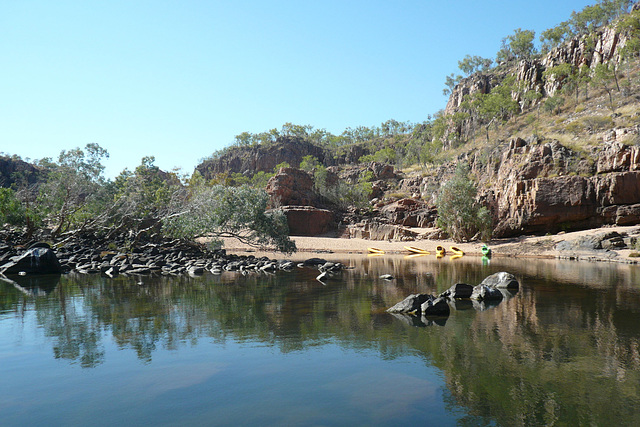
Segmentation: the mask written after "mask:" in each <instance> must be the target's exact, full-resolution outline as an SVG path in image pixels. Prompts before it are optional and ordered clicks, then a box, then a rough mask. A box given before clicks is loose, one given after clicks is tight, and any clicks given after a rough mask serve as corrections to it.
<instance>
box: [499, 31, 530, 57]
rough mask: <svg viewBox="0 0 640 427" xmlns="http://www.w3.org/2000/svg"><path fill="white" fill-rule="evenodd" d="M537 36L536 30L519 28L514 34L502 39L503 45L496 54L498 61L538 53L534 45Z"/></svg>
mask: <svg viewBox="0 0 640 427" xmlns="http://www.w3.org/2000/svg"><path fill="white" fill-rule="evenodd" d="M535 36H536V33H535V31H531V30H523V29H521V28H517V29H516V30H515V31H514V32H513V34H511V35H510V36H507V37H505V38H504V39H502V47H501V48H500V50H499V51H498V53H497V54H496V62H508V61H511V60H513V59H529V58H531V56H532V55H534V54H535V53H536V48H535V46H534V45H533V40H534V39H535Z"/></svg>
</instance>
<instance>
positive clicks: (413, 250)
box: [404, 246, 429, 255]
mask: <svg viewBox="0 0 640 427" xmlns="http://www.w3.org/2000/svg"><path fill="white" fill-rule="evenodd" d="M404 248H405V249H406V250H408V251H409V252H411V253H412V254H419V255H429V251H427V250H426V249H421V248H416V247H415V246H405V247H404Z"/></svg>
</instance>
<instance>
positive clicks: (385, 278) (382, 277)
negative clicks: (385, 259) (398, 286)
mask: <svg viewBox="0 0 640 427" xmlns="http://www.w3.org/2000/svg"><path fill="white" fill-rule="evenodd" d="M380 278H381V279H384V280H393V279H394V277H393V276H392V275H391V274H383V275H382V276H380Z"/></svg>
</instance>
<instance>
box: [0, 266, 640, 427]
mask: <svg viewBox="0 0 640 427" xmlns="http://www.w3.org/2000/svg"><path fill="white" fill-rule="evenodd" d="M458 261H462V262H458ZM475 261H479V260H477V259H476V260H475ZM501 262H502V265H500V263H501ZM407 263H408V264H407ZM505 265H506V266H507V267H508V268H506V269H507V270H510V271H514V272H520V273H519V274H520V276H519V277H520V279H521V280H522V282H523V283H524V284H525V287H524V289H523V290H522V291H521V292H520V293H518V295H517V297H515V298H512V299H510V300H508V301H505V302H502V303H501V304H499V305H498V306H497V307H496V308H493V309H490V310H487V311H484V312H475V311H473V310H465V311H456V312H454V313H453V314H452V316H451V317H450V319H449V321H448V322H447V324H446V326H445V327H426V328H413V327H410V326H408V325H407V324H405V323H403V322H402V321H399V320H397V319H395V318H393V317H392V316H390V315H388V314H387V313H385V312H384V310H385V309H386V308H387V307H389V306H391V305H392V304H394V303H395V302H397V301H399V300H401V299H403V298H404V297H405V296H406V295H408V294H410V293H415V292H430V293H437V292H440V291H442V290H444V289H446V288H447V287H449V286H450V285H451V284H453V283H455V282H459V281H466V282H467V283H471V284H476V283H478V282H480V280H481V279H482V278H484V277H485V276H487V275H489V274H491V273H493V272H494V271H498V270H500V269H505V267H504V266H505ZM573 266H574V267H573V269H572V265H569V264H561V263H544V262H520V263H517V262H512V261H511V260H504V261H499V260H493V261H492V265H491V266H490V267H481V266H480V263H479V262H476V263H474V260H473V259H472V258H471V259H470V260H468V261H465V260H464V259H462V260H456V261H454V262H453V263H452V262H447V261H445V262H439V261H436V260H435V258H433V257H431V258H429V259H418V261H404V260H403V259H402V258H394V257H388V258H387V259H380V258H371V259H366V261H365V262H363V263H361V264H358V266H357V269H356V270H348V271H345V272H343V273H341V274H340V275H339V276H338V277H336V278H335V280H331V281H328V282H327V284H326V285H323V284H321V283H319V282H317V281H316V280H315V276H316V275H317V272H316V271H314V270H311V269H296V270H294V271H292V272H290V273H282V274H277V275H255V274H254V275H248V276H243V275H241V274H239V273H238V274H231V273H226V274H225V275H223V276H222V277H213V276H204V277H202V278H189V277H179V278H153V279H152V278H143V279H142V281H143V282H144V284H139V281H140V279H139V278H135V279H134V278H124V277H120V278H117V279H113V280H112V279H109V280H107V279H102V278H100V277H97V276H82V279H81V281H76V280H75V278H74V277H73V276H65V277H63V280H62V282H61V283H60V285H59V286H58V287H57V288H56V289H55V290H54V291H53V292H52V293H51V294H50V295H48V296H47V297H43V298H39V299H35V300H34V299H29V298H27V297H25V296H24V295H22V294H16V293H15V292H14V293H13V294H12V293H11V292H9V290H7V289H5V288H0V289H2V290H3V293H2V296H3V298H1V300H2V302H0V307H3V310H14V311H18V310H19V309H20V306H21V305H22V306H25V305H28V304H32V305H33V306H34V307H35V309H36V310H37V316H38V321H39V323H40V324H41V325H42V326H43V328H44V329H45V331H46V334H47V336H50V337H52V338H53V340H54V355H55V357H57V358H65V359H69V360H73V361H78V362H79V363H80V364H81V365H82V366H85V367H91V366H96V365H97V364H99V363H102V361H104V359H105V352H104V349H103V346H102V343H101V340H102V339H103V336H104V335H106V333H105V332H103V331H109V333H110V334H111V335H112V336H113V339H114V341H115V342H116V343H117V344H118V345H119V346H120V347H121V348H131V349H133V350H134V351H136V353H137V354H138V357H139V358H140V359H141V360H144V361H150V360H151V358H152V356H153V353H154V350H155V349H156V348H159V347H163V348H167V349H176V348H179V347H180V346H183V345H185V344H188V343H196V342H197V341H198V340H199V339H201V338H207V339H209V338H213V339H214V340H216V341H224V340H226V339H228V338H232V339H234V340H237V341H259V342H263V343H267V344H269V345H273V346H276V347H278V348H279V349H280V350H281V351H283V352H289V351H296V350H300V349H304V348H306V347H308V346H310V345H318V344H323V343H326V342H334V343H338V344H339V345H341V346H343V347H345V348H353V349H360V348H367V349H375V350H376V351H378V352H379V353H380V354H381V356H382V357H383V358H386V359H393V358H395V357H398V356H401V355H406V354H412V355H414V356H418V357H422V358H423V359H424V360H425V363H429V364H432V365H434V366H436V367H438V368H439V369H441V370H442V372H443V373H444V376H445V379H446V383H447V391H445V400H446V401H447V402H449V405H450V406H451V408H452V409H451V410H452V411H454V408H455V407H456V405H459V406H462V407H464V408H467V414H466V415H465V416H464V417H462V415H461V417H462V418H461V422H468V423H470V424H482V423H485V421H486V420H493V421H494V422H497V423H499V424H507V425H512V424H527V425H530V424H535V425H537V424H553V423H557V424H571V423H574V422H575V423H579V424H590V423H594V424H606V423H607V420H608V419H609V418H610V417H612V416H615V417H616V418H615V419H616V420H617V421H618V420H619V422H620V424H633V423H634V422H636V421H640V420H638V419H637V418H638V417H639V415H638V414H636V413H635V412H634V411H633V409H632V408H634V407H635V403H636V402H637V400H638V398H639V396H640V339H639V336H640V333H639V332H638V330H639V326H638V323H637V318H638V311H639V307H640V296H639V295H638V291H637V290H636V289H633V287H631V286H630V285H629V284H630V283H631V284H632V283H634V282H633V280H634V279H636V278H634V277H633V276H632V275H631V274H633V273H628V272H626V271H624V270H618V269H617V267H606V268H605V267H598V268H596V267H591V266H584V265H583V264H580V265H579V264H573ZM383 273H391V274H393V275H394V276H396V280H394V281H391V282H387V281H384V280H381V279H379V278H378V277H379V275H380V274H383ZM548 277H553V278H554V279H548ZM572 277H573V278H577V279H579V280H583V281H584V282H583V283H586V284H584V285H583V284H575V283H576V281H573V282H571V278H572ZM594 278H595V279H594ZM605 281H609V282H608V283H609V285H607V286H602V285H601V283H605ZM560 282H562V283H560ZM587 284H588V285H587ZM5 294H6V295H7V296H8V297H10V298H9V300H11V301H12V302H11V303H10V306H8V305H6V304H5V302H4V301H5V298H4V295H5ZM16 295H18V296H17V297H16ZM11 298H13V299H11ZM16 298H17V299H16ZM2 304H5V305H2ZM12 307H13V308H12Z"/></svg>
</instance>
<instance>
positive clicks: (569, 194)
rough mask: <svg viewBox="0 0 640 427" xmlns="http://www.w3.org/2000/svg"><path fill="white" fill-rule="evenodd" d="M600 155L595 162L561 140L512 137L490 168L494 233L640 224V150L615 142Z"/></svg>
mask: <svg viewBox="0 0 640 427" xmlns="http://www.w3.org/2000/svg"><path fill="white" fill-rule="evenodd" d="M596 156H597V158H598V162H597V163H596V164H593V163H592V162H590V161H588V160H586V159H581V157H580V156H579V155H578V154H577V153H575V152H573V151H571V150H570V149H568V148H567V147H564V146H562V145H561V144H560V143H558V142H557V141H549V142H542V141H537V140H535V139H531V140H529V141H524V140H522V139H514V140H512V141H511V142H510V144H509V148H508V149H507V150H506V151H505V152H504V153H502V155H501V158H500V159H499V163H497V166H493V167H492V164H495V163H494V162H493V161H491V160H490V162H489V165H487V167H486V170H485V176H486V178H487V182H491V183H492V185H491V187H490V188H489V189H487V190H485V191H484V192H483V194H482V197H483V198H484V199H485V200H486V202H487V203H488V205H489V206H490V207H491V210H492V213H493V215H494V218H495V221H496V228H495V232H494V235H495V236H496V237H508V236H515V235H519V234H529V233H547V232H558V231H562V230H577V229H585V228H591V227H600V226H602V225H606V224H616V225H631V224H638V223H640V157H639V156H640V149H639V148H638V147H631V146H627V145H624V144H621V143H618V142H613V143H608V144H605V145H604V147H603V148H602V149H600V151H599V153H597V154H596Z"/></svg>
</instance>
